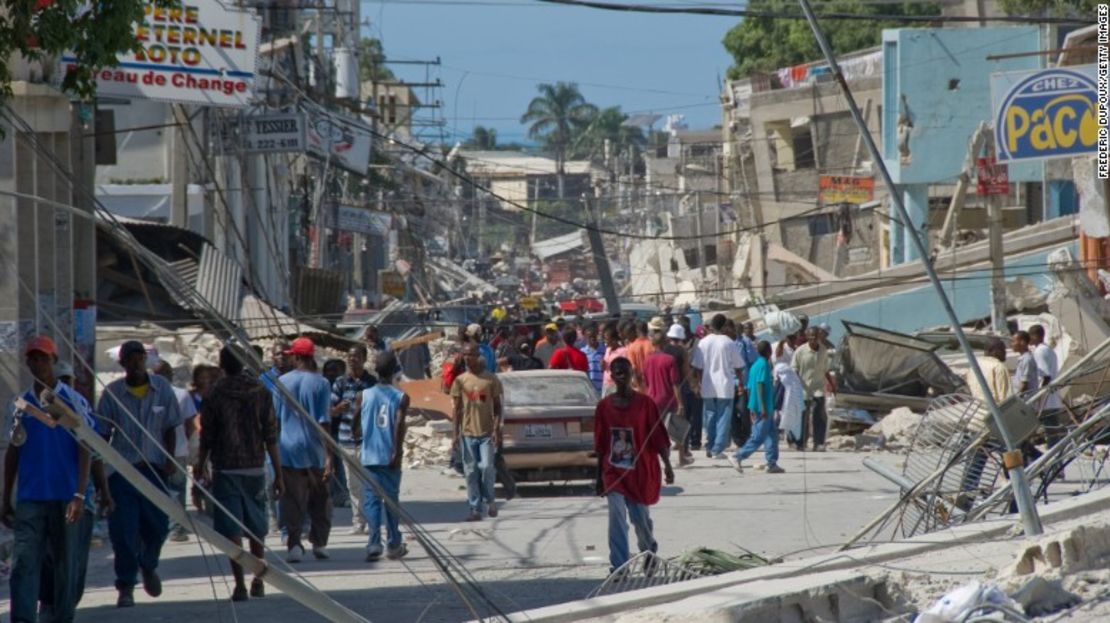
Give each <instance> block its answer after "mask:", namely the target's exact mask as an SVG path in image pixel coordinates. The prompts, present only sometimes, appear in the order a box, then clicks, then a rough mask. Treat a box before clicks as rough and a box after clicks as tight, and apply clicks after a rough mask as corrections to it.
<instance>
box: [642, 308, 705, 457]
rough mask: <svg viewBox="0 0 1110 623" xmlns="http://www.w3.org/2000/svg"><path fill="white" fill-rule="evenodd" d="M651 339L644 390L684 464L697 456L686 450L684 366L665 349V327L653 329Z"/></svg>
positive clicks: (687, 428) (687, 430) (687, 431)
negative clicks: (651, 348) (658, 329)
mask: <svg viewBox="0 0 1110 623" xmlns="http://www.w3.org/2000/svg"><path fill="white" fill-rule="evenodd" d="M651 341H652V344H653V345H654V346H655V352H653V353H652V354H651V355H649V356H648V358H647V361H645V362H644V390H645V391H644V393H646V394H647V395H648V397H650V398H651V400H652V402H654V403H655V408H656V409H657V410H658V411H659V415H660V417H662V418H663V423H664V424H666V427H667V433H668V434H669V435H670V436H671V441H672V442H673V443H674V446H675V450H677V451H678V464H679V466H680V467H685V466H687V465H689V464H690V463H693V462H694V460H693V458H691V457H690V456H688V452H687V451H686V443H685V442H686V436H687V435H688V434H689V433H690V425H689V424H688V423H687V422H686V414H685V413H684V411H683V408H682V366H681V363H680V362H681V359H676V358H675V356H674V355H673V354H671V353H670V352H668V351H666V350H664V349H665V348H667V336H666V335H665V334H664V333H663V332H662V331H654V330H653V331H652V332H651Z"/></svg>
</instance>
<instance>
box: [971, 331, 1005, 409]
mask: <svg viewBox="0 0 1110 623" xmlns="http://www.w3.org/2000/svg"><path fill="white" fill-rule="evenodd" d="M983 354H984V355H986V356H985V357H980V358H979V369H980V370H982V371H983V376H984V377H985V378H986V379H987V386H988V387H989V388H990V392H991V396H992V397H993V398H994V401H995V402H1002V401H1003V400H1006V399H1007V398H1009V397H1010V394H1012V393H1013V384H1012V383H1011V382H1010V372H1009V370H1007V369H1006V343H1005V342H1003V341H1002V340H1000V339H998V338H993V339H991V340H990V341H989V342H987V347H986V348H984V349H983ZM964 379H965V380H966V381H967V388H968V390H969V391H970V392H971V397H972V398H975V399H976V400H979V401H980V402H984V403H985V402H986V396H985V395H984V394H983V389H982V387H981V386H980V385H979V381H978V380H976V378H975V373H974V372H972V371H971V370H970V369H968V371H967V373H966V374H965V377H964Z"/></svg>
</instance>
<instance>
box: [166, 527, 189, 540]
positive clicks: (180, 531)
mask: <svg viewBox="0 0 1110 623" xmlns="http://www.w3.org/2000/svg"><path fill="white" fill-rule="evenodd" d="M170 540H171V541H173V542H174V543H184V542H186V541H188V540H189V531H188V530H186V529H185V526H178V527H176V528H174V529H173V532H171V533H170Z"/></svg>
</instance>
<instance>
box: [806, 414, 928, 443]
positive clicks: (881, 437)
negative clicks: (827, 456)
mask: <svg viewBox="0 0 1110 623" xmlns="http://www.w3.org/2000/svg"><path fill="white" fill-rule="evenodd" d="M920 423H921V414H919V413H914V412H913V411H912V410H910V409H909V408H907V407H899V408H897V409H895V410H893V411H891V412H890V413H888V414H887V415H885V416H882V417H880V418H879V421H878V422H876V423H875V424H874V425H872V426H871V427H870V428H868V429H867V430H865V431H864V432H862V433H859V434H856V435H833V436H831V437H829V438H828V439H826V440H825V447H826V448H827V449H828V450H830V451H836V452H872V451H879V450H886V451H890V452H901V451H903V450H905V449H906V448H907V447H908V446H909V445H910V442H911V441H912V440H913V436H914V433H915V432H916V431H917V427H918V425H919V424H920Z"/></svg>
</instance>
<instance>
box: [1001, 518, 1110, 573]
mask: <svg viewBox="0 0 1110 623" xmlns="http://www.w3.org/2000/svg"><path fill="white" fill-rule="evenodd" d="M1108 558H1110V525H1106V524H1103V525H1100V526H1097V527H1092V526H1078V527H1075V528H1072V529H1070V530H1067V531H1065V532H1058V533H1055V534H1052V535H1048V536H1046V537H1045V538H1042V539H1040V540H1038V541H1036V542H1034V543H1031V544H1027V545H1026V546H1025V549H1024V550H1023V551H1022V552H1021V554H1019V555H1018V556H1017V558H1016V559H1015V560H1014V562H1013V563H1012V564H1011V565H1009V566H1008V567H1006V568H1004V569H1002V571H1001V572H1000V573H999V577H1000V578H1010V577H1022V576H1029V575H1038V576H1042V577H1045V576H1049V577H1052V576H1060V575H1067V574H1072V573H1076V572H1078V571H1087V570H1090V569H1100V568H1103V567H1105V563H1106V560H1107V559H1108Z"/></svg>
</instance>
